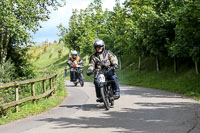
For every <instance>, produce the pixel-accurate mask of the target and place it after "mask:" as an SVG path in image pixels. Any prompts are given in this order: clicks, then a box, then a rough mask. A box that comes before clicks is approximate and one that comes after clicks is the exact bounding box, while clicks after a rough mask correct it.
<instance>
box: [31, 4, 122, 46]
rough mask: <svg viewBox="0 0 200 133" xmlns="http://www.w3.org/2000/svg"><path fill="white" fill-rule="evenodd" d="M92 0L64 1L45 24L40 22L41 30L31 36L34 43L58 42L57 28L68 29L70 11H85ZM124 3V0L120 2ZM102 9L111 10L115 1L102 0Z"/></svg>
mask: <svg viewBox="0 0 200 133" xmlns="http://www.w3.org/2000/svg"><path fill="white" fill-rule="evenodd" d="M92 1H93V0H66V5H65V6H64V7H59V8H58V10H56V11H52V12H51V14H50V19H49V20H48V21H46V22H42V23H41V26H42V28H41V29H39V30H38V31H37V32H36V34H33V41H34V42H37V43H39V42H43V41H46V40H48V42H53V41H54V40H57V41H58V40H59V37H58V36H57V34H58V33H59V31H58V29H57V26H58V25H59V24H62V25H63V26H64V27H68V26H69V25H68V23H69V19H70V16H71V15H72V9H78V10H80V9H85V8H87V7H88V5H89V4H90V3H91V2H92ZM121 1H124V0H121ZM102 2H103V5H102V6H103V9H106V8H107V9H108V10H113V6H114V5H115V0H102Z"/></svg>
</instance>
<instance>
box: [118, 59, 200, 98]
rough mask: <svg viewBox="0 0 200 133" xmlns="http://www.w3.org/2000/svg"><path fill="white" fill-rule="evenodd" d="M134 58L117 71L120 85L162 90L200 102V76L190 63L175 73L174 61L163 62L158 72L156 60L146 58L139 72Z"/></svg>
mask: <svg viewBox="0 0 200 133" xmlns="http://www.w3.org/2000/svg"><path fill="white" fill-rule="evenodd" d="M125 58H126V57H125ZM129 58H130V57H129ZM132 58H133V59H132V60H131V61H130V60H125V61H124V64H123V69H122V70H119V71H117V76H118V78H119V82H120V84H125V85H133V86H143V87H149V88H156V89H162V90H167V91H171V92H175V93H179V94H183V95H186V96H189V97H192V98H194V99H196V100H200V75H197V74H196V73H195V68H194V66H192V65H191V64H190V63H189V64H187V63H185V64H182V65H181V66H179V68H178V72H177V73H174V72H173V61H169V60H168V61H166V60H163V62H161V70H160V71H159V72H156V69H155V60H154V59H152V58H146V59H144V60H143V62H142V67H143V69H142V70H141V71H138V70H137V65H138V64H137V59H136V58H135V59H134V57H132Z"/></svg>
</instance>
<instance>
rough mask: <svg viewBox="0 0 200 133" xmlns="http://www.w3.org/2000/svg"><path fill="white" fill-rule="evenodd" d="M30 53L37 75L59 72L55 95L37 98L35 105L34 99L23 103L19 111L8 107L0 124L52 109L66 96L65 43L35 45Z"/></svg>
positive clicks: (66, 50) (66, 57)
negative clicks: (15, 111)
mask: <svg viewBox="0 0 200 133" xmlns="http://www.w3.org/2000/svg"><path fill="white" fill-rule="evenodd" d="M59 53H60V55H59ZM29 54H31V55H32V56H33V59H32V62H33V64H34V67H35V72H36V73H37V77H43V76H45V75H46V74H51V73H54V72H58V73H59V76H58V77H57V80H58V86H57V89H56V92H55V95H53V96H52V97H49V98H43V99H40V100H37V102H36V104H35V105H34V104H33V103H32V101H30V102H26V103H24V104H21V105H20V107H19V112H18V113H14V108H10V109H8V110H7V111H6V113H4V114H3V115H2V117H1V118H0V125H2V124H6V123H8V122H12V121H14V120H17V119H20V118H24V117H27V116H30V115H35V114H39V113H41V112H43V111H46V110H48V109H51V108H52V107H55V106H57V105H59V104H60V103H61V102H62V100H63V99H64V98H65V97H66V89H65V84H64V79H67V78H68V77H64V66H66V62H67V59H68V49H67V48H65V47H64V45H63V44H51V45H50V46H47V45H46V46H45V45H43V46H33V47H32V48H31V50H30V51H29Z"/></svg>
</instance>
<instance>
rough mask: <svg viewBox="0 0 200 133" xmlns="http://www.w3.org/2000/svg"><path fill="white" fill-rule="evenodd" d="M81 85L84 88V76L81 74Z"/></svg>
mask: <svg viewBox="0 0 200 133" xmlns="http://www.w3.org/2000/svg"><path fill="white" fill-rule="evenodd" d="M79 82H80V84H81V87H83V86H84V81H83V74H80V81H79Z"/></svg>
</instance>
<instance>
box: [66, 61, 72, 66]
mask: <svg viewBox="0 0 200 133" xmlns="http://www.w3.org/2000/svg"><path fill="white" fill-rule="evenodd" d="M67 64H68V65H69V67H71V66H72V61H71V59H69V60H68V62H67Z"/></svg>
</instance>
